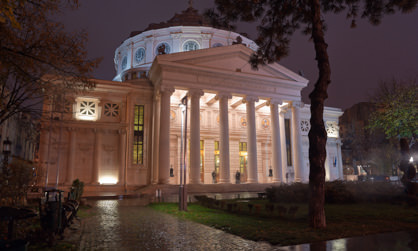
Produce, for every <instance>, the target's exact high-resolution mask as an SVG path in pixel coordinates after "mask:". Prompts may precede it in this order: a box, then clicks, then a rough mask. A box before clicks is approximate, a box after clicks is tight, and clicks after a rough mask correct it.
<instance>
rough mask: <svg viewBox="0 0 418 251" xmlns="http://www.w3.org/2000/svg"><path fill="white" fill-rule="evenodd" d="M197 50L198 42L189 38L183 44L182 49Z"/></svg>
mask: <svg viewBox="0 0 418 251" xmlns="http://www.w3.org/2000/svg"><path fill="white" fill-rule="evenodd" d="M195 50H199V44H198V43H197V42H196V41H193V40H189V41H187V42H185V43H184V44H183V51H195Z"/></svg>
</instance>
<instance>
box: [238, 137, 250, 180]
mask: <svg viewBox="0 0 418 251" xmlns="http://www.w3.org/2000/svg"><path fill="white" fill-rule="evenodd" d="M247 156H248V153H247V142H239V172H240V181H241V182H245V181H246V179H247V178H246V176H247V175H246V174H247V164H248V159H247Z"/></svg>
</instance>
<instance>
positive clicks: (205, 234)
mask: <svg viewBox="0 0 418 251" xmlns="http://www.w3.org/2000/svg"><path fill="white" fill-rule="evenodd" d="M88 204H90V205H92V206H93V208H94V210H95V212H94V215H93V216H92V217H89V218H87V219H84V220H83V221H82V224H81V226H80V228H81V229H80V230H81V231H79V232H80V237H79V248H80V250H418V246H417V238H418V237H417V236H418V232H408V233H405V232H397V233H385V234H379V235H372V236H365V237H356V238H346V239H339V240H332V241H327V242H321V243H314V244H302V245H296V246H289V247H279V246H272V245H270V244H269V243H265V242H254V241H250V240H245V239H242V238H240V237H238V236H235V235H231V234H228V233H225V232H223V231H221V230H218V229H214V228H210V227H207V226H205V225H201V224H198V223H194V222H191V221H185V220H182V219H178V218H175V217H173V216H171V215H167V214H163V213H160V212H157V211H154V210H152V209H150V208H147V207H145V206H144V205H145V203H144V201H143V200H140V199H125V200H97V201H89V202H88Z"/></svg>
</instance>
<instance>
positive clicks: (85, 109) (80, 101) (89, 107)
mask: <svg viewBox="0 0 418 251" xmlns="http://www.w3.org/2000/svg"><path fill="white" fill-rule="evenodd" d="M76 102H77V107H76V114H75V116H76V119H78V120H90V121H96V120H97V119H98V118H99V99H96V98H77V99H76Z"/></svg>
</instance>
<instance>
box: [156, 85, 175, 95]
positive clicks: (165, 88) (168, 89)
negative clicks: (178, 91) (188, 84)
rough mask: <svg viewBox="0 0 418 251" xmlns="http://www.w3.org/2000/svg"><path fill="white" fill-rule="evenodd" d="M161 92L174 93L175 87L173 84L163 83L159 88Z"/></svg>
mask: <svg viewBox="0 0 418 251" xmlns="http://www.w3.org/2000/svg"><path fill="white" fill-rule="evenodd" d="M159 91H160V93H168V94H170V95H171V94H173V92H174V91H175V89H174V88H173V87H171V86H166V85H161V86H160V88H159Z"/></svg>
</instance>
